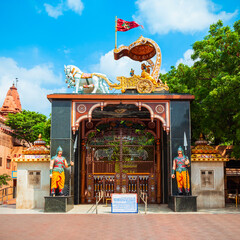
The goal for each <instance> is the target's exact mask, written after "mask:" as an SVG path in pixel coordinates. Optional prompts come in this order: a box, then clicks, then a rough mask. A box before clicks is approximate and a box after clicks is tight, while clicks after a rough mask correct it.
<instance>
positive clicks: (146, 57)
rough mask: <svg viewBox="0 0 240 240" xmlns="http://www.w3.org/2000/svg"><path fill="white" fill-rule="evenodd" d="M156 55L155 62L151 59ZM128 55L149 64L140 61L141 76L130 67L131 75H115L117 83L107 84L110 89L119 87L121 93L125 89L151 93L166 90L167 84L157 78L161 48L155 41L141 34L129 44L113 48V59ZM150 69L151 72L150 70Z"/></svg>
mask: <svg viewBox="0 0 240 240" xmlns="http://www.w3.org/2000/svg"><path fill="white" fill-rule="evenodd" d="M155 55H156V62H155V64H154V63H153V61H152V60H151V58H153V57H154V56H155ZM125 56H126V57H129V58H131V59H132V60H134V61H139V62H142V61H147V63H148V64H149V65H146V64H145V63H142V65H141V69H142V74H141V76H138V75H135V74H134V70H133V69H131V72H130V75H131V77H128V78H127V77H124V76H121V77H117V80H118V81H120V83H119V84H109V88H110V89H113V88H115V89H121V91H122V93H124V92H125V91H126V90H137V92H138V93H152V92H163V91H168V90H169V87H168V86H167V84H166V83H165V84H164V83H162V81H161V80H160V79H159V71H160V67H161V61H162V55H161V50H160V48H159V46H158V45H157V43H156V42H154V41H153V40H151V39H149V38H144V37H143V36H141V37H140V38H139V39H138V40H137V41H135V42H134V43H132V44H131V45H129V46H121V47H119V48H116V49H114V59H115V60H119V59H120V58H122V57H125ZM151 69H152V73H151V74H150V71H151Z"/></svg>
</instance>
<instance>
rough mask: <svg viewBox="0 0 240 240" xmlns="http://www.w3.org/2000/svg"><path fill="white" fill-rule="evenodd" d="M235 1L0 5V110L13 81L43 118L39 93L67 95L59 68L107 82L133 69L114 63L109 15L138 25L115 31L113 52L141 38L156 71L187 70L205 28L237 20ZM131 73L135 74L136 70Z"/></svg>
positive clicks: (67, 0) (47, 108)
mask: <svg viewBox="0 0 240 240" xmlns="http://www.w3.org/2000/svg"><path fill="white" fill-rule="evenodd" d="M239 9H240V3H239V1H238V0H228V1H226V0H218V1H217V0H168V1H166V0H135V1H134V0H133V1H130V0H122V1H114V0H101V1H100V0H24V1H19V0H8V1H4V0H1V1H0V11H1V14H0V22H1V38H0V93H1V94H0V104H1V105H2V103H3V100H4V98H5V96H6V93H7V90H8V89H9V87H10V86H11V85H12V83H13V81H14V79H15V78H16V77H17V78H19V82H18V85H17V87H18V91H19V94H20V99H21V102H22V107H23V108H24V109H27V110H32V111H37V112H40V113H43V114H46V115H49V113H50V112H51V105H50V103H49V102H48V100H47V98H46V95H47V94H50V93H60V92H61V93H64V92H72V89H67V85H66V84H65V76H64V71H63V69H64V64H65V65H68V64H72V65H76V66H77V67H79V68H80V69H81V70H82V71H83V72H88V73H91V72H100V73H104V74H106V75H107V76H108V77H109V78H110V79H111V80H112V81H116V76H121V75H125V76H128V74H129V70H130V69H131V68H132V67H133V68H135V72H136V73H140V65H139V63H137V62H133V61H132V60H130V59H128V58H122V59H121V60H119V61H115V60H114V59H113V53H112V50H113V48H114V41H115V32H114V25H115V16H118V17H119V18H122V19H124V20H127V21H132V20H135V21H137V22H138V23H139V24H142V25H143V26H144V29H142V28H135V29H132V30H130V31H128V32H119V33H118V46H120V45H129V44H131V43H132V42H134V41H135V40H137V39H138V37H140V35H143V36H144V37H148V38H151V39H153V40H154V41H156V42H157V43H158V45H159V46H160V48H161V51H162V67H161V72H163V73H164V72H167V71H169V70H170V67H171V66H176V65H177V64H178V63H179V62H183V63H186V64H189V65H191V64H192V61H191V59H190V55H191V53H192V50H191V46H192V44H193V43H194V42H195V41H197V40H202V39H203V37H204V36H205V35H206V34H207V32H208V28H209V25H210V24H212V23H214V22H216V21H217V20H218V19H222V20H223V22H224V25H230V26H232V25H233V23H234V22H235V21H237V20H238V19H239ZM137 69H138V70H137Z"/></svg>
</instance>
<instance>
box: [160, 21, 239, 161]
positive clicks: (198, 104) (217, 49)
mask: <svg viewBox="0 0 240 240" xmlns="http://www.w3.org/2000/svg"><path fill="white" fill-rule="evenodd" d="M239 39H240V20H239V21H236V22H235V23H234V26H233V29H231V28H230V27H229V26H226V27H224V26H223V23H222V21H220V20H219V21H218V22H217V23H216V24H213V25H211V26H210V29H209V34H208V35H207V36H206V37H205V38H204V39H203V40H201V41H197V42H195V43H194V44H193V50H194V53H193V55H192V59H193V60H195V63H194V65H193V66H192V67H189V66H187V65H184V64H180V65H179V66H178V67H177V68H176V67H172V68H171V70H170V71H169V72H168V73H167V74H164V75H161V79H162V80H163V81H167V83H168V85H169V88H170V89H171V92H176V93H180V92H181V93H190V94H193V95H195V101H193V103H192V105H191V115H192V139H193V140H196V139H197V138H198V136H199V134H200V132H203V133H204V134H205V135H206V136H207V137H208V138H209V139H211V140H212V141H213V142H214V143H215V144H233V145H234V155H235V156H236V157H240V104H239V103H240V42H239Z"/></svg>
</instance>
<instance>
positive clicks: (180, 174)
mask: <svg viewBox="0 0 240 240" xmlns="http://www.w3.org/2000/svg"><path fill="white" fill-rule="evenodd" d="M189 166H190V162H189V159H188V157H187V156H185V155H184V154H183V149H182V147H181V146H180V147H179V148H178V156H177V157H175V158H174V159H173V168H172V178H175V172H176V179H177V186H178V194H179V195H182V194H183V188H184V189H185V194H187V195H188V194H189V189H190V185H189V173H188V169H187V167H189Z"/></svg>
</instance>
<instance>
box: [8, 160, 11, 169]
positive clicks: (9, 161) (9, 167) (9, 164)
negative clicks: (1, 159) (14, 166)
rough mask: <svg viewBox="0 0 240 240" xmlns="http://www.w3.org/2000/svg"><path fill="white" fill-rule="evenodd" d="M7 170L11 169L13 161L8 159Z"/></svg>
mask: <svg viewBox="0 0 240 240" xmlns="http://www.w3.org/2000/svg"><path fill="white" fill-rule="evenodd" d="M7 169H11V159H7Z"/></svg>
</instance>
